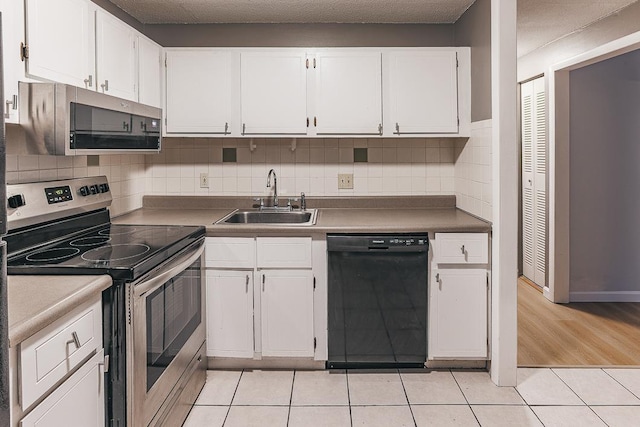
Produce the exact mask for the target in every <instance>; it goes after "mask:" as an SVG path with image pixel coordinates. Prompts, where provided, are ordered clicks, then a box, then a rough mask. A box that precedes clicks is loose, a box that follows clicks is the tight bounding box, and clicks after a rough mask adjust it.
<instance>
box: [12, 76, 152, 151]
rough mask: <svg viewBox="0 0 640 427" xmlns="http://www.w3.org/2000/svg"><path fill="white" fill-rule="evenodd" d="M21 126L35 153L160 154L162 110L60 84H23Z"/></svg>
mask: <svg viewBox="0 0 640 427" xmlns="http://www.w3.org/2000/svg"><path fill="white" fill-rule="evenodd" d="M19 96H20V126H21V127H22V130H23V131H24V134H25V140H26V141H25V142H26V144H27V149H28V152H29V153H30V154H49V155H56V156H73V155H92V154H124V153H127V154H136V153H138V154H149V153H157V152H159V151H160V145H161V139H162V137H161V134H162V131H161V123H162V110H161V109H159V108H155V107H151V106H148V105H143V104H139V103H137V102H133V101H129V100H125V99H120V98H116V97H113V96H111V95H106V94H104V93H100V92H95V91H92V90H88V89H82V88H78V87H75V86H71V85H66V84H61V83H24V82H21V83H20V85H19Z"/></svg>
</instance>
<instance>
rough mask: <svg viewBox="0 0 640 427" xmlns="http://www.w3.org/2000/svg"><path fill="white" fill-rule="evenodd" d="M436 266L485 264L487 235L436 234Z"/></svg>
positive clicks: (487, 259) (487, 254) (487, 245)
mask: <svg viewBox="0 0 640 427" xmlns="http://www.w3.org/2000/svg"><path fill="white" fill-rule="evenodd" d="M434 259H435V261H436V263H438V264H487V263H488V262H489V235H488V234H487V233H436V252H435V254H434Z"/></svg>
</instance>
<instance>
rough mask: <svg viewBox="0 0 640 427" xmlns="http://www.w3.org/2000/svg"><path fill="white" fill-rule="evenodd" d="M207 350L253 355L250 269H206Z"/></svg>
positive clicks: (213, 353) (227, 354) (225, 354)
mask: <svg viewBox="0 0 640 427" xmlns="http://www.w3.org/2000/svg"><path fill="white" fill-rule="evenodd" d="M206 277H207V354H208V355H209V356H218V357H248V358H250V357H253V271H240V270H208V271H207V276H206Z"/></svg>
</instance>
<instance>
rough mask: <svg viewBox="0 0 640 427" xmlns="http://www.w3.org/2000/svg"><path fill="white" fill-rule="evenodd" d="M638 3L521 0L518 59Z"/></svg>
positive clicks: (607, 0)
mask: <svg viewBox="0 0 640 427" xmlns="http://www.w3.org/2000/svg"><path fill="white" fill-rule="evenodd" d="M636 1H637V0H518V57H520V56H523V55H526V54H527V53H529V52H531V51H533V50H535V49H537V48H539V47H541V46H544V45H546V44H548V43H550V42H552V41H554V40H557V39H559V38H560V37H562V36H565V35H567V34H570V33H573V32H575V31H577V30H580V29H581V28H584V27H586V26H587V25H589V24H591V23H593V22H596V21H598V20H600V19H602V18H604V17H606V16H609V15H611V14H613V13H615V12H617V11H618V10H620V9H622V8H624V7H626V6H629V5H630V4H632V3H635V2H636ZM639 28H640V27H639Z"/></svg>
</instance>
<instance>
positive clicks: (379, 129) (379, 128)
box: [378, 123, 382, 136]
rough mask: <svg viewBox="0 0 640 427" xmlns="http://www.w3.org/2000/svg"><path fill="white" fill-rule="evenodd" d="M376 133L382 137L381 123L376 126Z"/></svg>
mask: <svg viewBox="0 0 640 427" xmlns="http://www.w3.org/2000/svg"><path fill="white" fill-rule="evenodd" d="M378 133H379V134H380V136H382V123H379V124H378Z"/></svg>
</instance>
